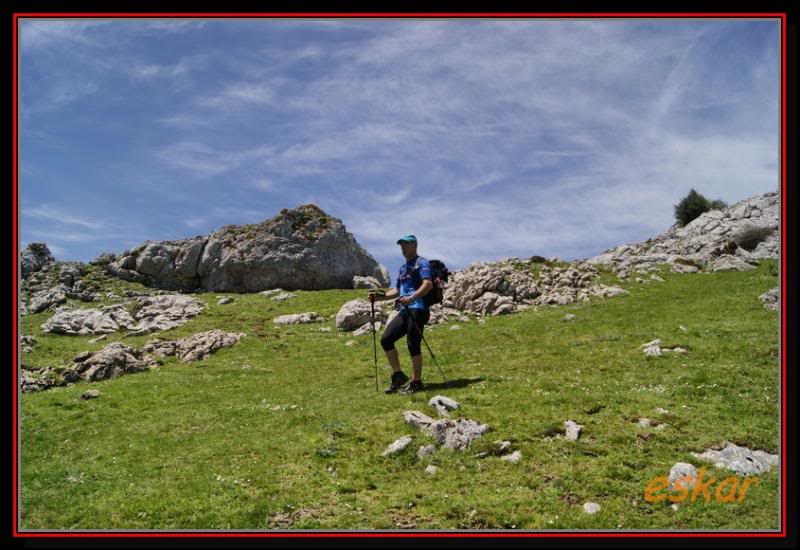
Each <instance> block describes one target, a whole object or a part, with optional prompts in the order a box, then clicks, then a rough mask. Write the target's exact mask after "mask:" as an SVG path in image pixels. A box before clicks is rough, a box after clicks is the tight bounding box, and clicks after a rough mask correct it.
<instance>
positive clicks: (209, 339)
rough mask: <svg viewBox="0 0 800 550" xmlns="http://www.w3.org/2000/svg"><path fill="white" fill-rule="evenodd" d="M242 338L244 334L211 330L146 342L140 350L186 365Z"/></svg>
mask: <svg viewBox="0 0 800 550" xmlns="http://www.w3.org/2000/svg"><path fill="white" fill-rule="evenodd" d="M244 336H246V334H244V333H243V332H240V333H234V332H225V331H224V330H219V329H213V330H207V331H205V332H198V333H197V334H193V335H192V336H187V337H185V338H180V339H178V340H161V339H159V338H156V339H155V340H150V341H149V342H147V343H146V344H145V345H144V346H143V347H142V350H143V351H145V352H148V353H152V354H153V355H156V356H160V357H167V356H172V355H174V356H176V357H177V358H178V360H180V361H181V362H182V363H188V362H190V361H200V360H203V359H205V358H206V357H208V356H209V355H211V354H212V353H214V352H215V351H217V350H218V349H221V348H225V347H229V346H232V345H234V344H235V343H237V342H238V341H239V340H240V339H241V338H243V337H244Z"/></svg>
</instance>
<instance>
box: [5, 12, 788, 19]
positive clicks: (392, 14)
mask: <svg viewBox="0 0 800 550" xmlns="http://www.w3.org/2000/svg"><path fill="white" fill-rule="evenodd" d="M14 15H15V17H51V16H55V17H59V16H71V17H89V18H94V17H141V18H153V17H220V18H225V19H229V18H238V17H251V16H259V17H291V18H307V17H335V18H337V19H352V18H355V19H358V18H364V17H390V18H403V17H466V18H470V17H530V16H533V15H536V16H538V17H536V19H538V18H541V17H586V16H592V17H603V18H611V17H616V16H626V17H628V16H632V15H633V16H642V17H648V18H649V17H685V16H688V15H691V16H692V17H693V18H700V17H704V16H707V17H713V18H714V19H719V18H721V17H729V16H733V17H748V18H750V17H753V16H759V17H779V16H785V15H786V14H785V12H778V13H772V12H767V13H764V12H756V13H747V12H730V13H719V12H717V13H685V12H661V13H647V12H619V13H616V12H612V13H608V12H605V13H597V12H552V13H546V12H545V13H536V12H534V13H531V12H511V13H509V12H455V13H446V12H444V13H443V12H364V13H342V12H311V13H301V12H266V13H265V12H241V13H230V12H228V13H220V12H207V13H204V12H185V13H184V12H167V13H158V12H155V13H151V12H141V13H135V12H134V13H130V12H94V13H83V12H64V13H60V12H52V13H35V12H34V13H28V12H20V13H15V14H14Z"/></svg>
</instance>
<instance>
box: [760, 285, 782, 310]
mask: <svg viewBox="0 0 800 550" xmlns="http://www.w3.org/2000/svg"><path fill="white" fill-rule="evenodd" d="M758 299H759V300H761V301H762V302H764V307H765V308H766V309H770V310H772V311H777V310H778V308H779V307H780V288H779V287H777V286H776V287H775V288H772V289H770V290H768V291H766V292H765V293H764V294H762V295H761V296H759V297H758Z"/></svg>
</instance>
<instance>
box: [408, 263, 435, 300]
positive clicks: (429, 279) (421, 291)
mask: <svg viewBox="0 0 800 550" xmlns="http://www.w3.org/2000/svg"><path fill="white" fill-rule="evenodd" d="M421 264H422V265H420V266H419V276H420V277H421V278H422V284H421V285H419V288H418V289H417V290H415V291H414V294H412V295H411V299H412V300H416V299H417V298H422V297H423V296H425V295H426V294H427V293H428V292H430V291H431V289H432V288H433V273H432V272H431V264H429V263H428V262H427V261H424V262H421Z"/></svg>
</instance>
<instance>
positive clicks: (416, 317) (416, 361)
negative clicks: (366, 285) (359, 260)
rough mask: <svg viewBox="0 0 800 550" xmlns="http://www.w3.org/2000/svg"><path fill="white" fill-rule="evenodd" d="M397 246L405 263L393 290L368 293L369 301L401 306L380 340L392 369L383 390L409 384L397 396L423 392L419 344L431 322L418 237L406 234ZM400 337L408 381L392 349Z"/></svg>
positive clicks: (428, 276) (428, 281)
mask: <svg viewBox="0 0 800 550" xmlns="http://www.w3.org/2000/svg"><path fill="white" fill-rule="evenodd" d="M397 244H399V245H400V251H401V252H402V253H403V256H404V257H405V259H406V262H405V263H404V264H403V265H402V266H400V270H399V271H398V276H397V284H396V285H395V288H393V289H391V290H389V291H388V292H386V293H385V294H380V293H376V292H374V291H371V292H370V293H369V299H370V300H371V301H372V300H374V301H384V300H392V299H394V300H395V307H398V306H399V307H400V313H398V314H397V315H396V316H395V317H394V319H392V321H391V322H390V323H389V324H388V325H387V326H386V330H385V331H384V333H383V336H382V337H381V347H383V351H385V352H386V357H387V358H388V359H389V364H390V365H391V367H392V378H391V383H390V384H389V387H388V388H386V389H385V390H384V391H385V392H386V393H392V392H394V391H397V390H398V389H399V388H401V387H402V386H403V385H404V384H405V383H406V382H408V385H407V386H406V387H404V388H402V389H401V390H400V392H399V393H403V394H410V393H414V392H418V391H420V390H422V389H423V385H422V352H421V351H420V341H421V339H422V331H423V330H424V328H425V323H427V322H428V320H429V319H430V309H429V308H428V306H427V305H426V304H425V301H424V300H423V299H422V297H423V296H425V295H426V294H427V293H428V292H430V290H431V288H433V280H432V272H431V266H430V263H428V260H426V259H425V258H423V257H421V256H419V255H418V254H417V238H416V237H415V236H414V235H406V236H405V237H401V238H400V239H399V240H398V241H397ZM398 296H399V299H398V298H397V297H398ZM415 324H416V328H415V326H414V325H415ZM403 336H405V337H406V343H407V344H408V351H409V352H410V353H411V367H412V378H411V380H410V381H409V379H408V376H406V374H405V373H404V372H403V371H402V370H401V369H400V356H399V355H398V353H397V349H396V348H395V347H394V343H395V342H396V341H397V340H399V339H400V338H402V337H403Z"/></svg>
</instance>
